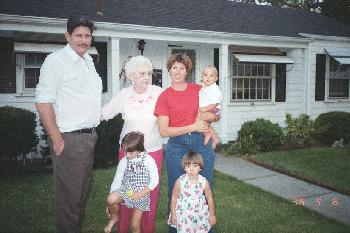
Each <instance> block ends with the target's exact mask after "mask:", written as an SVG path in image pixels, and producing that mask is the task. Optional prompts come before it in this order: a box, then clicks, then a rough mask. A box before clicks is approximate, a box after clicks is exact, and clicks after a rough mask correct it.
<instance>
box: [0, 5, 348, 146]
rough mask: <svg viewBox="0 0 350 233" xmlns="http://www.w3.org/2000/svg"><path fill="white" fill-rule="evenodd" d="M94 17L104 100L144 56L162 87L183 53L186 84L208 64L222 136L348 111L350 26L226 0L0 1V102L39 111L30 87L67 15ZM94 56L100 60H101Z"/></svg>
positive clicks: (60, 40)
mask: <svg viewBox="0 0 350 233" xmlns="http://www.w3.org/2000/svg"><path fill="white" fill-rule="evenodd" d="M70 14H81V15H86V16H89V17H90V18H92V19H93V20H94V22H95V26H96V30H95V31H94V36H95V38H94V40H95V47H94V49H92V50H91V53H92V54H95V57H96V58H97V57H98V62H97V65H96V66H97V70H98V72H99V74H100V76H101V77H102V80H103V85H104V94H103V103H106V102H107V101H108V100H109V99H110V98H111V97H112V95H113V94H115V93H117V92H118V91H119V90H120V88H122V87H123V85H124V82H123V80H120V79H119V76H122V75H120V74H122V67H123V64H124V63H125V62H126V61H127V60H128V58H129V57H130V56H133V55H138V54H140V53H141V50H140V49H139V45H140V44H141V43H142V40H143V41H144V42H145V45H144V50H143V55H145V56H147V57H149V58H150V59H151V60H152V62H153V65H154V69H155V70H154V73H155V75H154V83H156V84H158V85H161V86H162V87H163V88H166V87H168V86H169V85H170V78H169V76H168V72H167V70H166V67H165V61H166V59H167V58H168V57H169V55H170V54H172V53H187V54H188V55H189V56H190V57H191V58H192V60H193V62H194V64H195V66H194V70H193V72H192V74H191V77H190V80H191V81H194V82H199V81H200V75H201V71H202V69H203V68H204V67H205V66H207V65H209V64H214V65H215V66H216V67H217V68H218V70H219V76H220V78H219V86H220V87H221V89H222V91H223V102H222V112H221V120H220V122H218V123H216V124H215V127H216V129H217V132H218V134H219V136H220V138H221V140H222V141H223V142H227V141H232V140H234V139H235V137H236V136H237V131H238V130H239V128H240V126H241V124H242V123H244V122H245V121H248V120H254V119H256V118H258V117H262V118H266V119H269V120H271V121H272V122H277V123H280V124H281V125H283V122H284V119H285V114H286V113H290V114H292V115H294V116H296V115H299V114H301V113H306V114H308V115H310V116H311V117H312V118H315V117H317V116H318V115H319V114H320V113H323V112H328V111H348V112H350V96H349V91H350V88H349V87H350V25H346V24H342V23H339V22H336V21H334V20H333V19H330V18H328V17H325V16H322V15H320V14H317V13H313V12H305V11H302V10H293V9H285V8H278V7H271V6H259V5H252V4H245V3H235V2H232V1H228V0H215V1H213V0H198V1H186V0H172V1H169V0H144V1H139V0H118V1H117V0H104V1H99V0H97V1H82V0H76V1H49V0H45V1H40V0H32V1H20V0H2V1H1V3H0V51H1V52H0V106H5V105H11V106H15V107H21V108H26V109H30V110H32V111H35V107H34V88H35V85H36V83H37V82H38V77H39V71H40V67H41V64H42V62H43V59H44V58H45V56H46V55H47V54H48V53H50V52H52V51H55V50H56V49H57V48H58V47H62V46H64V44H65V40H64V36H63V34H64V32H65V30H66V20H67V18H68V17H69V15H70ZM97 54H98V56H97Z"/></svg>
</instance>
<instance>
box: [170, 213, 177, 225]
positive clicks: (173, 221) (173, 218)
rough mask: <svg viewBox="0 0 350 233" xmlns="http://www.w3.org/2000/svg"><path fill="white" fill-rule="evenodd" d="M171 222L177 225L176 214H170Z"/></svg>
mask: <svg viewBox="0 0 350 233" xmlns="http://www.w3.org/2000/svg"><path fill="white" fill-rule="evenodd" d="M170 224H171V225H173V226H175V225H176V215H175V214H171V215H170Z"/></svg>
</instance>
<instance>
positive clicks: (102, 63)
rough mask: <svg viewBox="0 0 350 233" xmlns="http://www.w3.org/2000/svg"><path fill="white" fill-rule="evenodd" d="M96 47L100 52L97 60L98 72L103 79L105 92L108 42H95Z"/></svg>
mask: <svg viewBox="0 0 350 233" xmlns="http://www.w3.org/2000/svg"><path fill="white" fill-rule="evenodd" d="M94 45H95V48H96V50H97V52H98V59H97V60H96V61H94V62H95V67H96V71H97V73H98V74H99V75H100V77H101V79H102V86H103V89H102V91H103V92H106V91H107V43H105V42H95V43H94Z"/></svg>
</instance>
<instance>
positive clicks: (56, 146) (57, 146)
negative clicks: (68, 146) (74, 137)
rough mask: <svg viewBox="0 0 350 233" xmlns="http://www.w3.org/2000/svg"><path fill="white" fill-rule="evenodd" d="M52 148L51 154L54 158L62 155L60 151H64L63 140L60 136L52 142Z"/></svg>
mask: <svg viewBox="0 0 350 233" xmlns="http://www.w3.org/2000/svg"><path fill="white" fill-rule="evenodd" d="M52 147H53V148H52V149H53V153H54V154H55V155H56V156H60V155H61V154H62V151H63V149H64V140H63V137H62V135H59V136H58V137H56V138H55V139H54V140H52Z"/></svg>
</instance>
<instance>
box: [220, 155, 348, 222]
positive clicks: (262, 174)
mask: <svg viewBox="0 0 350 233" xmlns="http://www.w3.org/2000/svg"><path fill="white" fill-rule="evenodd" d="M215 170H217V171H220V172H222V173H225V174H227V175H230V176H232V177H235V178H236V179H238V180H242V181H243V182H245V183H248V184H251V185H254V186H257V187H259V188H261V189H263V190H266V191H268V192H270V193H273V194H275V195H277V196H280V197H282V198H284V199H287V200H290V201H291V202H294V203H295V204H296V205H304V206H305V207H307V208H309V209H312V210H315V211H317V212H319V213H321V214H323V215H325V216H327V217H329V218H333V219H336V220H338V221H340V222H343V223H345V224H347V225H350V197H349V196H346V195H343V194H340V193H337V192H334V191H332V190H329V189H326V188H323V187H320V186H317V185H314V184H310V183H307V182H305V181H302V180H298V179H296V178H294V177H290V176H286V175H284V174H281V173H278V172H275V171H271V170H269V169H266V168H263V167H260V166H257V165H255V164H253V163H250V162H247V161H246V160H243V159H241V158H234V157H226V156H223V155H222V154H217V158H216V162H215Z"/></svg>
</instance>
